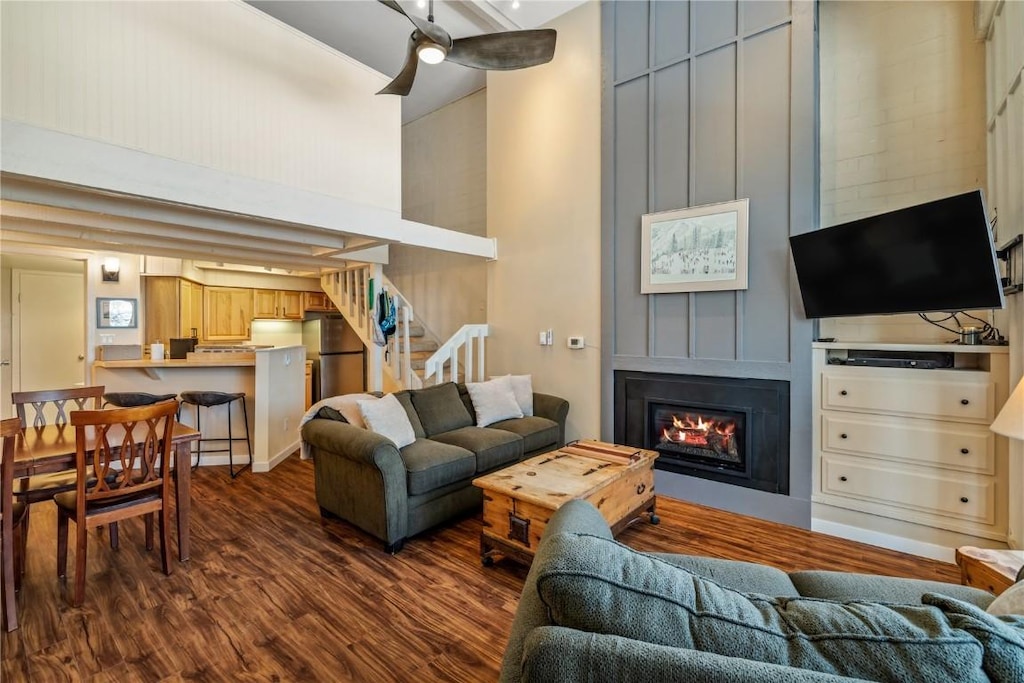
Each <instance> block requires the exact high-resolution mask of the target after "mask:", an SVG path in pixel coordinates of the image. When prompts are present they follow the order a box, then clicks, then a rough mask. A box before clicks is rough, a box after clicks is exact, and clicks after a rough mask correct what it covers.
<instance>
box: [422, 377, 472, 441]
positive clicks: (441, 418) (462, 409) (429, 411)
mask: <svg viewBox="0 0 1024 683" xmlns="http://www.w3.org/2000/svg"><path fill="white" fill-rule="evenodd" d="M409 397H410V398H411V399H412V405H413V407H415V408H416V414H417V415H418V416H419V418H420V423H421V424H422V425H423V431H424V433H425V434H426V436H427V437H428V438H429V437H432V436H434V435H436V434H443V433H444V432H450V431H452V430H453V429H459V428H460V427H469V426H472V424H473V418H472V417H471V416H470V414H469V411H468V410H466V406H465V405H463V403H462V399H460V398H459V390H458V388H457V387H456V386H455V384H454V383H452V382H448V383H446V384H438V385H436V386H432V387H427V388H425V389H417V390H416V391H411V392H409Z"/></svg>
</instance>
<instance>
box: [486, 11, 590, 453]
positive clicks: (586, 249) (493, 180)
mask: <svg viewBox="0 0 1024 683" xmlns="http://www.w3.org/2000/svg"><path fill="white" fill-rule="evenodd" d="M550 26H551V27H552V28H555V29H557V30H558V44H557V47H556V49H555V58H554V60H553V61H552V62H551V63H549V64H546V65H544V66H539V67H534V68H531V69H524V70H522V71H509V72H489V73H488V75H487V100H488V106H487V229H488V235H489V236H490V237H496V238H498V241H499V244H500V251H499V253H498V260H497V261H495V262H493V263H490V264H489V265H488V269H489V272H488V281H487V312H488V318H489V322H490V324H491V337H490V339H488V342H487V368H488V372H489V373H490V374H499V373H506V372H511V373H531V374H532V375H533V384H534V389H535V390H537V391H540V392H544V393H549V394H555V395H557V396H562V397H564V398H566V399H568V401H569V405H570V407H569V418H568V423H567V427H566V437H567V438H569V439H575V438H580V437H590V438H598V437H599V436H600V395H601V387H600V349H599V348H598V347H597V345H598V344H599V343H600V332H601V315H600V291H601V272H600V267H601V256H600V237H601V215H600V212H601V156H600V154H601V117H600V111H601V43H600V38H599V37H600V35H601V16H600V5H599V3H596V2H590V3H587V4H585V5H582V6H581V7H578V8H577V9H575V10H573V11H572V12H569V13H568V14H565V15H563V16H561V17H559V18H558V19H556V20H554V21H553V22H551V24H550ZM547 328H551V329H553V330H554V336H555V343H554V345H553V346H540V345H538V343H537V338H538V332H539V331H540V330H542V329H547ZM567 335H582V336H585V337H586V341H587V347H586V348H585V349H583V350H579V351H573V350H569V349H568V348H567V347H566V336H567Z"/></svg>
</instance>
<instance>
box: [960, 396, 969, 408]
mask: <svg viewBox="0 0 1024 683" xmlns="http://www.w3.org/2000/svg"><path fill="white" fill-rule="evenodd" d="M969 404H970V401H968V400H967V399H966V398H962V399H960V405H962V406H966V405H969Z"/></svg>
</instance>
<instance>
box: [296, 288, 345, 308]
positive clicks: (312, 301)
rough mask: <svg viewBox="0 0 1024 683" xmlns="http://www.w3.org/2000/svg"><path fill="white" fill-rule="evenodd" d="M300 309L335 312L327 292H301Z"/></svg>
mask: <svg viewBox="0 0 1024 683" xmlns="http://www.w3.org/2000/svg"><path fill="white" fill-rule="evenodd" d="M302 307H303V309H304V310H307V311H337V310H338V309H337V307H336V306H335V305H334V302H333V301H331V297H329V296H327V292H303V293H302Z"/></svg>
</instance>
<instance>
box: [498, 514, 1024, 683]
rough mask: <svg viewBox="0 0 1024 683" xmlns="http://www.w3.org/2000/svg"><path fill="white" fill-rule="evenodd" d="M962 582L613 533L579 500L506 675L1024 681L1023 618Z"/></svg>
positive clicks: (563, 519)
mask: <svg viewBox="0 0 1024 683" xmlns="http://www.w3.org/2000/svg"><path fill="white" fill-rule="evenodd" d="M992 600H993V596H991V595H989V594H988V593H985V592H984V591H980V590H977V589H974V588H969V587H966V586H960V585H957V584H948V583H940V582H935V581H921V580H914V579H901V578H893V577H883V576H873V575H867V574H849V573H842V572H828V571H801V572H793V573H790V574H786V573H785V572H783V571H781V570H779V569H776V568H773V567H768V566H764V565H758V564H752V563H747V562H734V561H730V560H721V559H716V558H708V557H699V556H691V555H668V554H654V553H642V552H638V551H635V550H632V549H630V548H628V547H626V546H624V545H621V544H619V543H617V542H615V541H614V540H612V537H611V533H610V532H609V529H608V525H607V524H606V523H605V521H604V519H603V518H602V516H601V514H600V513H599V512H598V511H597V510H596V509H595V508H594V507H593V506H592V505H590V504H589V503H587V502H585V501H570V502H569V503H566V504H565V505H563V506H562V507H561V508H559V509H558V511H557V512H556V513H555V514H554V515H553V516H552V518H551V521H550V522H549V523H548V526H547V528H546V529H545V532H544V537H543V538H542V540H541V543H540V545H539V547H538V550H537V555H536V557H535V559H534V561H533V565H532V566H531V568H530V573H529V575H528V576H527V578H526V583H525V585H524V587H523V593H522V597H521V599H520V602H519V608H518V610H517V612H516V616H515V620H514V622H513V625H512V633H511V635H510V638H509V643H508V647H507V649H506V651H505V657H504V662H503V665H502V671H501V681H502V682H503V683H512V682H514V681H544V682H545V683H551V682H558V681H591V682H594V683H599V682H602V681H607V682H609V683H611V682H613V681H707V682H711V683H741V682H742V683H765V682H766V681H804V682H807V683H812V682H819V681H821V682H824V681H833V682H835V681H850V680H868V681H900V682H901V683H903V682H907V681H957V682H958V683H959V682H968V681H970V682H973V681H977V682H979V683H980V682H981V681H989V680H991V681H1000V682H1010V681H1013V682H1015V683H1019V682H1020V681H1024V617H1016V616H1011V617H994V616H991V615H989V614H987V613H985V612H984V611H983V610H984V608H985V607H986V606H988V604H989V603H990V602H991V601H992Z"/></svg>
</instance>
